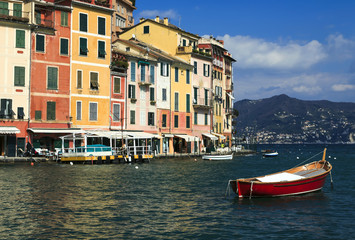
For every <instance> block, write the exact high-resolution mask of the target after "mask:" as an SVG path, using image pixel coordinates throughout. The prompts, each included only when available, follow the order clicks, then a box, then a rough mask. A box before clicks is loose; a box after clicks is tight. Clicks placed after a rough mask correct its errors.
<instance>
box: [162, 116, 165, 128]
mask: <svg viewBox="0 0 355 240" xmlns="http://www.w3.org/2000/svg"><path fill="white" fill-rule="evenodd" d="M162 127H166V114H163V115H162Z"/></svg>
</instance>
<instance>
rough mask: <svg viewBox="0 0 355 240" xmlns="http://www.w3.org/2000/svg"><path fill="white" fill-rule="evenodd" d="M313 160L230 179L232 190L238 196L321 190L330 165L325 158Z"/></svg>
mask: <svg viewBox="0 0 355 240" xmlns="http://www.w3.org/2000/svg"><path fill="white" fill-rule="evenodd" d="M325 154H326V149H324V152H323V158H322V160H320V161H314V162H311V163H308V164H305V165H302V166H298V167H294V168H291V169H288V170H285V171H281V172H277V173H273V174H269V175H265V176H260V177H253V178H240V179H236V180H230V181H229V183H230V185H231V187H232V189H233V191H234V192H235V193H236V194H238V196H239V197H240V198H244V197H249V198H250V197H278V196H288V195H298V194H304V193H309V192H314V191H318V190H321V189H322V187H323V185H324V182H325V180H326V177H327V176H328V174H329V173H330V172H331V170H332V165H331V164H330V163H329V162H328V161H326V160H325Z"/></svg>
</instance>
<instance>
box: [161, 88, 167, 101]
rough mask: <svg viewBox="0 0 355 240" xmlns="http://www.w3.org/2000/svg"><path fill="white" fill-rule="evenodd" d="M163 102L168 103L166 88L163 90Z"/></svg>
mask: <svg viewBox="0 0 355 240" xmlns="http://www.w3.org/2000/svg"><path fill="white" fill-rule="evenodd" d="M162 95H163V101H166V99H167V98H166V88H163V89H162Z"/></svg>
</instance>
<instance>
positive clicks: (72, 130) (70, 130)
mask: <svg viewBox="0 0 355 240" xmlns="http://www.w3.org/2000/svg"><path fill="white" fill-rule="evenodd" d="M27 130H28V131H31V132H33V133H60V134H70V133H83V132H84V131H83V130H81V129H79V128H28V129H27Z"/></svg>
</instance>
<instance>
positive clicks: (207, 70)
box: [203, 63, 210, 77]
mask: <svg viewBox="0 0 355 240" xmlns="http://www.w3.org/2000/svg"><path fill="white" fill-rule="evenodd" d="M203 76H205V77H209V76H210V65H208V64H205V63H204V64H203Z"/></svg>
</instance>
